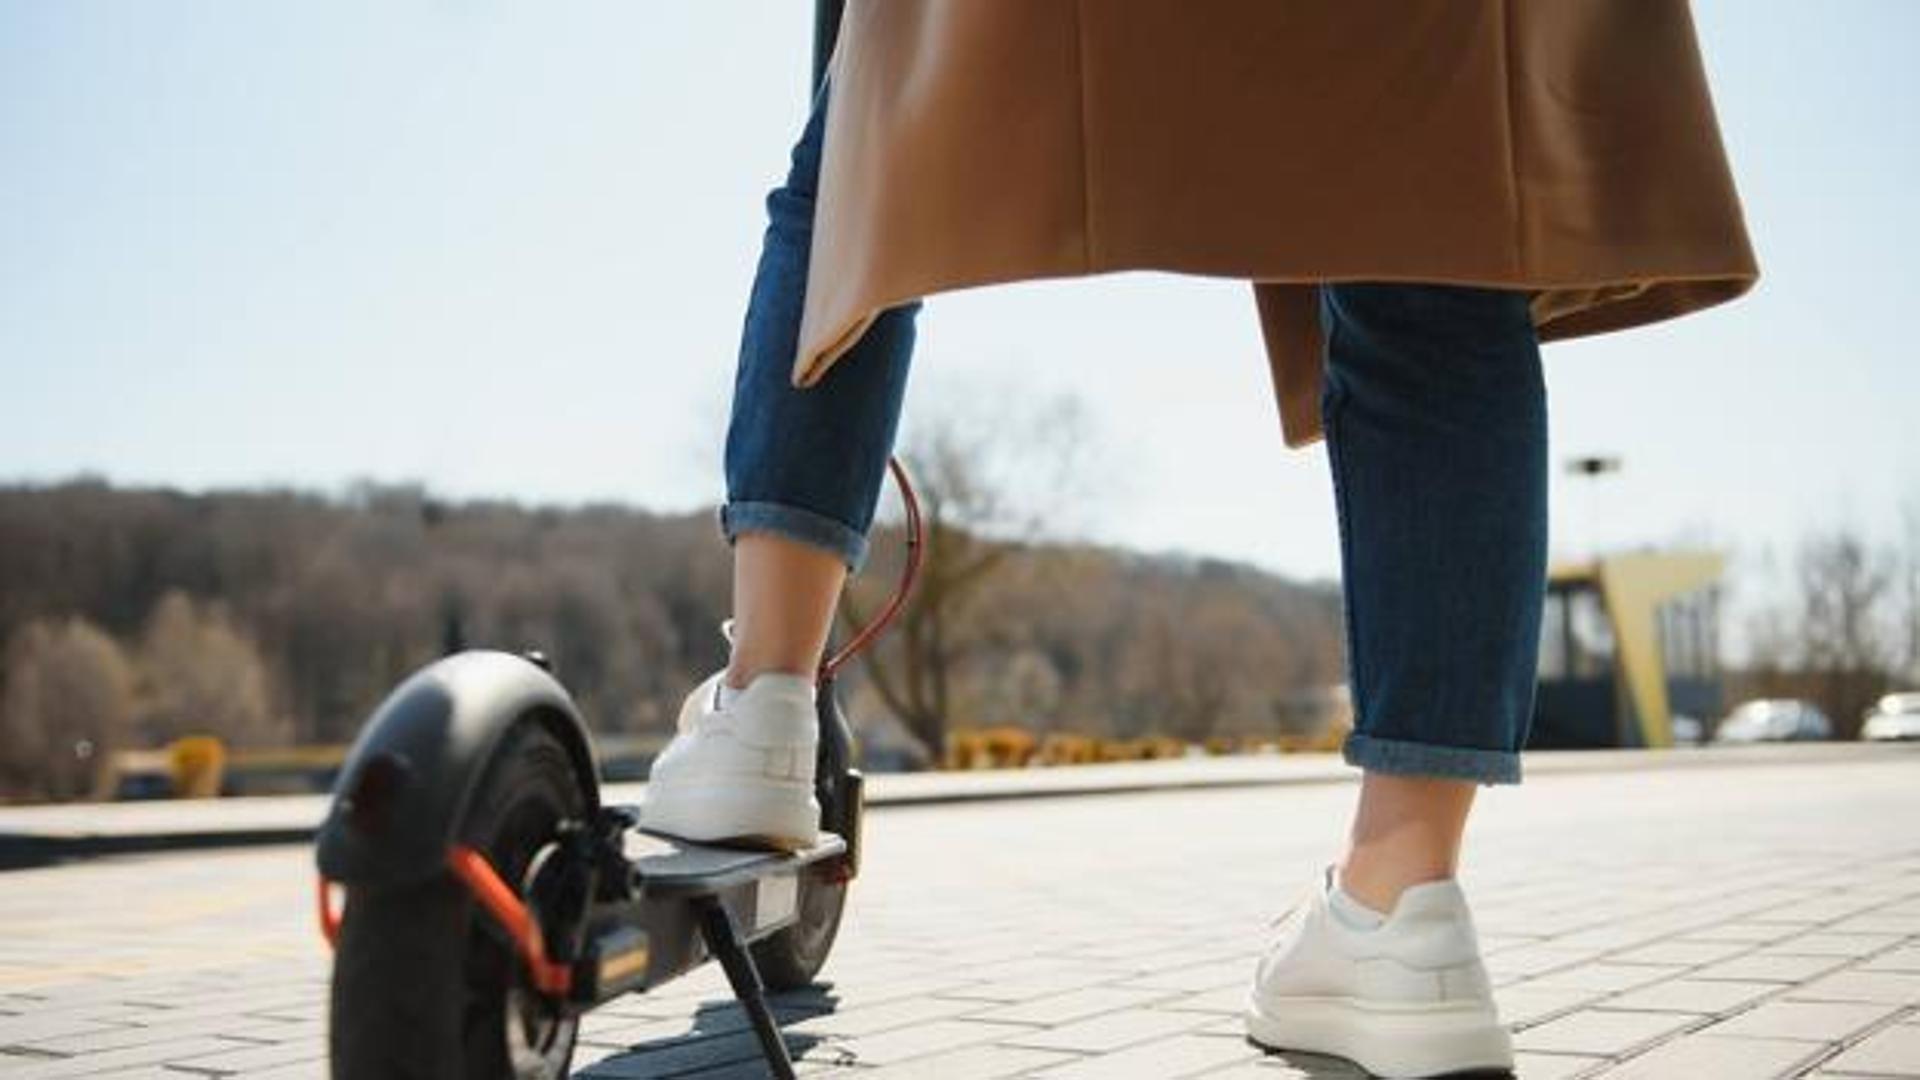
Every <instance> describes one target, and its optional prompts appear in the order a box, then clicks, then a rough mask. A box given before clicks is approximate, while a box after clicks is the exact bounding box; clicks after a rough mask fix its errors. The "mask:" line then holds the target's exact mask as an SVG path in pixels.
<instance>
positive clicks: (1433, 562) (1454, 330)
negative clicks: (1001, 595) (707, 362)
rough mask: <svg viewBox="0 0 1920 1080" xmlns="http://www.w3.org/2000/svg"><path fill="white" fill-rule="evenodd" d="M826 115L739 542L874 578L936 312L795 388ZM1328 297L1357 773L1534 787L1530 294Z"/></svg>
mask: <svg viewBox="0 0 1920 1080" xmlns="http://www.w3.org/2000/svg"><path fill="white" fill-rule="evenodd" d="M825 104H826V100H825V94H824V92H823V93H822V95H821V96H820V97H819V98H818V99H816V101H815V103H814V110H813V114H812V115H811V116H810V117H809V118H808V121H807V125H806V130H805V132H804V133H803V134H802V136H801V138H800V141H799V144H798V145H796V146H795V147H794V150H793V162H792V169H791V170H790V172H789V173H788V176H787V180H786V183H785V184H783V185H782V186H781V187H779V188H778V189H776V190H775V191H774V192H773V193H772V194H771V195H769V196H768V198H767V217H768V224H767V232H766V240H765V246H764V248H763V249H762V252H761V255H760V266H759V272H758V274H757V276H756V277H755V279H754V283H753V294H752V299H751V301H750V303H749V305H748V308H747V317H746V327H745V331H744V333H743V335H742V340H741V346H740V363H739V369H738V372H737V374H736V377H735V382H734V398H733V417H732V421H731V423H730V424H729V426H728V430H727V448H726V477H727V503H726V505H725V506H724V507H722V509H721V512H720V518H721V528H722V530H723V532H724V533H725V535H726V537H727V539H728V540H729V541H731V540H733V538H735V537H736V536H738V535H739V534H741V533H743V532H755V531H760V532H770V533H775V534H778V535H781V536H784V537H788V538H790V539H793V540H797V541H799V542H801V543H805V544H810V545H813V546H815V547H818V548H821V549H823V550H825V551H828V552H831V553H832V554H835V555H837V556H839V557H840V558H841V559H843V560H844V561H845V562H846V563H847V566H848V567H849V568H850V569H854V570H857V569H859V567H860V565H861V563H862V562H863V561H864V560H865V558H866V552H867V539H866V537H867V531H868V528H869V527H870V526H871V524H872V522H873V512H874V505H875V503H876V502H877V500H878V498H879V493H880V484H881V481H882V479H883V478H884V476H885V473H886V462H887V456H888V454H889V453H891V451H892V447H893V439H894V433H895V430H896V428H897V426H898V422H899V417H900V403H901V398H902V396H903V395H904V393H905V390H906V379H907V367H908V362H909V360H910V358H911V356H912V352H913V340H914V316H915V315H916V313H917V312H918V311H919V308H920V305H919V304H918V303H914V304H909V305H906V306H903V307H899V308H895V309H893V310H890V311H888V312H886V313H885V314H883V315H881V316H880V318H879V319H878V320H876V321H875V322H874V323H873V325H872V326H871V328H869V329H868V331H867V333H866V335H865V337H863V338H862V339H861V340H860V342H859V344H857V345H855V346H854V347H853V349H852V350H851V351H850V352H849V353H848V354H847V355H846V356H845V357H843V358H842V359H841V360H840V361H839V362H838V363H836V364H835V365H834V366H833V367H832V369H831V370H830V371H829V372H828V374H827V376H826V377H825V378H824V379H823V380H822V381H821V382H820V383H819V384H818V385H817V386H815V387H813V388H810V389H807V390H796V389H794V388H793V386H792V384H791V382H790V373H791V370H792V364H793V356H794V351H795V348H796V345H797V338H798V335H799V328H800V313H801V307H802V304H803V302H804V299H805V296H806V285H807V259H808V249H809V242H810V238H811V235H812V231H813V201H814V192H815V186H816V181H817V178H818V175H819V166H820V143H821V128H822V120H823V117H824V113H825ZM1320 296H1321V313H1322V325H1323V326H1324V327H1326V329H1327V351H1326V373H1325V374H1326V379H1325V392H1324V394H1323V396H1322V398H1321V403H1320V404H1321V414H1322V418H1323V420H1324V422H1325V427H1326V436H1327V451H1328V460H1329V462H1330V464H1331V467H1332V472H1333V485H1334V494H1335V505H1336V507H1337V508H1338V516H1339V528H1340V558H1341V565H1342V568H1343V573H1342V589H1343V594H1344V598H1345V623H1346V634H1347V664H1348V670H1349V684H1350V686H1351V687H1352V691H1353V709H1354V731H1353V734H1352V735H1351V736H1350V737H1349V738H1348V739H1347V742H1346V746H1345V755H1346V759H1347V761H1349V762H1351V763H1352V764H1354V765H1358V766H1360V767H1361V768H1364V769H1368V770H1372V771H1378V772H1384V773H1394V774H1400V775H1410V776H1429V777H1444V778H1452V779H1463V780H1474V781H1479V782H1482V783H1489V784H1492V783H1514V782H1517V781H1518V780H1519V779H1520V754H1519V751H1520V747H1521V746H1522V745H1523V744H1524V743H1525V741H1526V734H1527V726H1528V723H1529V721H1530V719H1531V717H1532V713H1533V691H1534V675H1535V667H1536V662H1537V653H1538V649H1539V639H1540V617H1541V607H1542V605H1543V603H1544V601H1545V588H1546V576H1547V567H1546V544H1547V472H1546V461H1547V457H1546V455H1547V430H1546V391H1545V387H1544V385H1543V384H1542V381H1541V371H1540V352H1539V347H1538V344H1537V342H1536V339H1535V336H1534V328H1533V320H1532V317H1531V315H1530V314H1529V311H1528V306H1527V298H1526V296H1525V295H1524V294H1522V293H1518V292H1510V291H1502V290H1494V289H1478V288H1468V287H1461V286H1440V285H1407V284H1337V285H1327V286H1323V287H1322V289H1321V293H1320Z"/></svg>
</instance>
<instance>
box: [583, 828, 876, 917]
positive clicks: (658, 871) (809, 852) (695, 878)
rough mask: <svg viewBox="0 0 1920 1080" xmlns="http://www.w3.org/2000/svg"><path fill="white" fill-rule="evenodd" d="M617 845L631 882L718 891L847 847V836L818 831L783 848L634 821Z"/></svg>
mask: <svg viewBox="0 0 1920 1080" xmlns="http://www.w3.org/2000/svg"><path fill="white" fill-rule="evenodd" d="M621 809H628V808H626V807H622V808H621ZM631 809H633V810H634V811H636V812H635V813H634V814H633V815H632V818H630V820H632V819H637V818H638V813H637V811H638V807H633V808H631ZM622 847H623V849H624V853H625V855H626V858H627V862H628V863H629V864H631V865H632V867H633V880H634V884H635V885H637V886H642V887H644V889H645V891H646V892H647V893H648V894H650V895H654V896H661V897H665V896H667V895H678V896H682V897H685V896H694V895H698V894H701V893H716V892H721V891H723V890H726V889H728V888H731V887H733V886H735V885H740V884H744V883H746V882H749V881H753V880H754V879H756V878H761V877H766V876H768V875H772V874H791V873H794V872H796V871H798V870H799V869H800V868H801V867H804V866H808V865H810V864H812V863H816V862H820V861H822V860H824V859H831V858H834V857H835V856H838V855H841V854H843V853H844V852H845V851H846V850H847V844H846V841H845V840H843V839H841V838H840V836H839V835H837V834H835V833H826V832H823V833H821V834H820V838H819V839H818V840H817V841H816V842H815V843H814V844H813V846H811V847H808V848H805V849H803V850H800V851H792V852H787V851H765V850H758V849H753V848H744V847H722V846H720V845H717V844H699V843H694V842H692V841H688V840H681V839H678V838H676V837H671V836H663V835H660V834H659V833H652V832H647V831H646V830H643V829H641V828H639V827H637V826H636V827H633V828H629V829H628V830H627V831H626V833H625V835H624V836H623V837H622Z"/></svg>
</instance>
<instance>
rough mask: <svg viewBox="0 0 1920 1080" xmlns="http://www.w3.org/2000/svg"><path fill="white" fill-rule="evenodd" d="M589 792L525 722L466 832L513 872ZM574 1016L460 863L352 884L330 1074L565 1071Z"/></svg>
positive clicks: (439, 1078) (501, 754)
mask: <svg viewBox="0 0 1920 1080" xmlns="http://www.w3.org/2000/svg"><path fill="white" fill-rule="evenodd" d="M586 812H587V795H586V793H585V792H583V791H582V790H581V788H580V782H579V780H578V777H577V775H576V774H575V772H574V770H573V767H572V764H571V762H570V761H569V759H568V756H567V752H566V750H565V749H564V748H563V747H562V746H561V744H560V741H559V740H558V739H557V738H555V737H554V735H553V734H552V733H551V732H549V731H548V730H547V729H546V728H545V727H544V726H543V725H541V724H540V723H538V722H537V721H535V720H533V719H532V718H528V719H526V720H523V721H521V722H520V723H518V724H515V725H514V726H513V728H512V729H510V730H509V731H508V732H507V734H506V735H505V736H504V737H503V738H502V740H501V744H500V748H499V750H498V751H497V753H496V754H495V756H494V759H493V761H492V762H491V764H490V765H489V766H488V769H487V773H486V775H485V777H483V779H482V780H481V783H480V787H479V789H478V790H477V791H476V792H475V793H474V799H473V804H472V809H471V811H470V812H469V815H468V818H467V821H466V824H465V825H464V826H463V828H462V830H461V833H462V837H463V841H464V842H465V843H467V844H470V845H472V846H473V847H474V848H476V849H477V850H479V851H480V852H482V853H483V854H485V855H486V857H487V861H488V862H489V863H491V864H492V865H493V867H494V868H495V869H496V870H497V871H498V872H499V874H500V876H501V877H502V878H503V879H505V880H506V881H508V882H511V883H518V884H519V885H520V886H521V887H522V888H524V886H525V881H526V877H527V870H528V866H529V864H530V863H531V862H532V860H533V858H534V856H535V855H536V854H537V853H538V852H539V851H540V850H541V849H542V848H543V847H545V846H546V845H547V844H548V843H550V842H551V841H552V840H553V838H554V837H555V835H556V834H557V833H558V831H559V827H560V824H561V822H563V821H566V820H570V819H571V820H578V819H580V818H583V817H585V815H586ZM577 1027H578V1021H577V1019H574V1018H571V1017H564V1016H561V1015H558V1014H557V1013H555V1012H554V1011H553V1010H551V1009H550V1008H548V1007H547V1005H546V1004H545V1002H544V1001H543V1000H542V999H541V998H540V996H539V995H538V994H536V993H534V992H533V990H532V989H531V987H530V986H529V985H528V984H527V981H526V974H525V969H524V967H523V965H521V964H520V963H519V962H518V961H517V959H516V958H515V956H514V954H513V952H512V950H511V949H510V948H509V946H508V944H507V943H506V940H505V938H504V937H503V936H502V934H501V933H500V931H499V929H498V928H497V927H496V926H495V925H494V924H493V921H492V920H491V918H489V916H488V915H487V913H486V912H485V911H484V910H482V909H481V908H480V906H479V905H478V904H477V903H475V902H474V900H473V897H472V895H471V894H470V893H469V892H468V891H467V889H466V887H465V886H464V885H463V884H461V882H459V881H458V880H456V879H455V878H454V877H453V875H452V874H451V873H440V874H436V875H434V876H433V877H432V878H431V879H430V880H428V881H426V882H425V883H422V884H416V885H404V886H395V887H388V888H350V889H349V890H348V892H347V900H346V910H345V912H344V914H343V916H342V921H341V926H340V938H339V943H338V947H337V948H336V950H335V954H334V966H333V988H332V1001H331V1010H330V1025H329V1028H330V1029H329V1036H328V1037H329V1048H330V1050H331V1056H332V1060H333V1076H334V1078H335V1080H557V1078H559V1077H564V1076H565V1075H566V1074H567V1063H568V1060H569V1059H570V1058H571V1057H572V1054H573V1042H574V1036H575V1034H576V1031H577Z"/></svg>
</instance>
